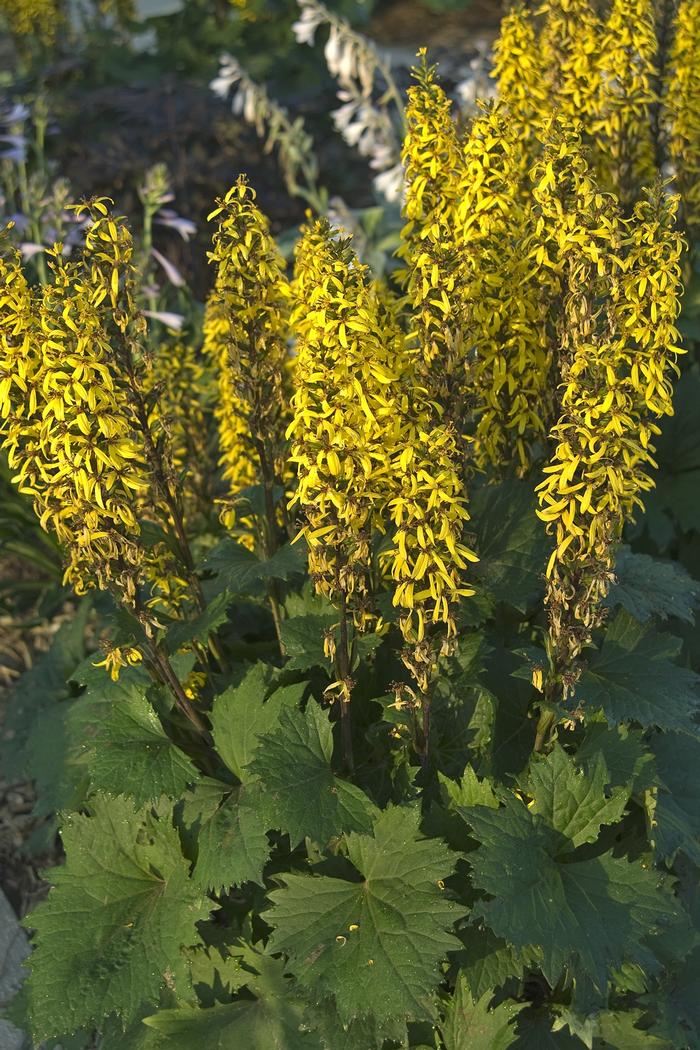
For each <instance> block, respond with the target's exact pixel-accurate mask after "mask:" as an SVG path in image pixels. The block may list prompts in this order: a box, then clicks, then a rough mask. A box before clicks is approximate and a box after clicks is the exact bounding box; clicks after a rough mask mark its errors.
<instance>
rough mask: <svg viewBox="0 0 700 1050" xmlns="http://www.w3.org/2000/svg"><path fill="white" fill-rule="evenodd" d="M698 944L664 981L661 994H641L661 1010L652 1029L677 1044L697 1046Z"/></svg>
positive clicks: (699, 1026) (699, 1001)
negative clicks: (677, 968) (658, 1019)
mask: <svg viewBox="0 0 700 1050" xmlns="http://www.w3.org/2000/svg"><path fill="white" fill-rule="evenodd" d="M698 988H700V947H698V948H695V950H694V951H693V952H692V953H691V954H690V955H689V956H688V958H687V959H686V960H685V962H684V963H683V965H682V967H681V968H680V969H679V971H678V972H677V973H676V974H672V975H670V976H669V977H668V978H667V980H666V981H665V982H664V985H663V987H662V989H661V994H658V993H657V994H655V995H649V996H646V997H645V1000H648V1005H649V1006H651V1008H652V1009H653V1010H655V1011H656V1010H659V1008H660V1012H661V1019H660V1021H659V1023H658V1024H657V1025H654V1027H653V1029H652V1030H653V1032H654V1034H655V1035H658V1036H659V1037H660V1038H665V1039H669V1040H671V1042H672V1044H673V1050H677V1047H683V1048H685V1047H690V1048H691V1050H696V1047H698V1046H700V996H698Z"/></svg>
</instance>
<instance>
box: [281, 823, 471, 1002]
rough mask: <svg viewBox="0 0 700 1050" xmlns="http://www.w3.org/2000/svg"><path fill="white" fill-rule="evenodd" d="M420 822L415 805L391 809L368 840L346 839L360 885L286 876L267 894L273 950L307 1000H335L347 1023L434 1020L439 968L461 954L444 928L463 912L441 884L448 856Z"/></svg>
mask: <svg viewBox="0 0 700 1050" xmlns="http://www.w3.org/2000/svg"><path fill="white" fill-rule="evenodd" d="M418 823H419V814H418V813H417V811H415V810H414V809H407V808H405V809H400V808H395V807H392V808H390V809H388V810H385V811H384V812H383V813H382V814H381V815H380V816H378V817H377V819H376V821H375V823H374V830H373V834H372V835H356V834H351V835H348V837H347V849H348V856H349V859H350V861H351V862H352V864H353V865H354V866H355V868H357V871H358V872H359V874H360V876H361V879H359V880H358V881H357V882H349V881H346V880H345V879H340V878H330V877H327V876H312V875H285V876H284V884H285V885H284V888H283V889H279V890H274V891H273V892H272V893H271V894H270V898H271V900H272V904H273V907H272V909H271V910H270V911H269V912H267V913H266V915H265V918H266V920H267V921H268V922H269V923H270V925H271V926H272V927H273V934H272V937H271V941H270V949H271V950H272V951H275V952H277V951H281V952H285V953H286V954H287V955H288V956H289V969H290V970H291V972H292V973H294V974H295V975H296V976H297V977H298V979H299V981H300V983H301V984H302V985H304V986H305V987H307V988H309V989H311V991H312V994H313V996H314V998H322V997H327V996H333V997H334V998H335V1001H336V1003H337V1007H338V1013H339V1015H340V1017H341V1019H342V1020H343V1021H344V1022H349V1021H351V1020H353V1019H354V1018H356V1017H362V1016H366V1015H371V1016H373V1017H374V1018H375V1019H376V1020H377V1021H379V1022H381V1021H384V1020H388V1019H390V1018H408V1019H419V1020H424V1019H426V1018H428V1017H432V1016H433V1015H434V1011H435V1003H434V998H433V996H434V991H435V989H436V987H437V985H438V983H439V981H440V963H441V962H442V960H443V958H444V956H445V954H446V953H447V952H448V951H452V950H455V949H457V948H459V941H458V940H457V939H456V937H455V936H454V935H453V934H452V933H448V932H446V931H447V930H449V929H450V927H451V926H452V924H453V922H454V921H455V919H457V918H458V917H459V916H460V914H463V910H462V909H461V908H460V907H459V906H458V905H456V904H454V903H452V902H451V901H448V900H446V899H445V895H444V892H443V891H442V890H441V888H440V886H441V880H442V879H444V878H445V877H446V876H447V875H448V874H449V873H450V870H451V869H452V865H453V856H452V855H451V854H450V852H449V850H447V848H446V847H445V846H444V845H443V844H442V843H441V842H440V841H439V840H437V839H422V838H421V837H420V834H419V831H418Z"/></svg>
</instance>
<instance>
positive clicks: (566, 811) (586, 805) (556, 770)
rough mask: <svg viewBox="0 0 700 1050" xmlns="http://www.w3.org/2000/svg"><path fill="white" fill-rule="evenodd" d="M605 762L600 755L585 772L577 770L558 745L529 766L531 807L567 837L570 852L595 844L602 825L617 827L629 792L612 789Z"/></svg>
mask: <svg viewBox="0 0 700 1050" xmlns="http://www.w3.org/2000/svg"><path fill="white" fill-rule="evenodd" d="M609 783H610V777H609V775H608V771H607V767H606V765H605V760H604V759H603V757H602V755H599V756H598V757H597V759H596V760H594V761H593V763H592V765H591V768H590V770H589V771H588V772H584V771H583V770H582V769H577V767H576V765H575V764H574V760H573V759H572V758H571V757H570V756H569V755H567V753H566V752H565V751H564V749H563V748H562V747H559V745H557V746H555V748H554V749H553V750H552V751H551V752H550V753H549V754H548V755H547V756H546V757H544V758H536V759H534V760H533V761H532V763H531V765H530V771H529V774H528V777H527V779H526V781H525V784H526V788H527V791H528V793H529V794H530V795H532V796H533V799H534V801H533V803H532V806H531V807H530V808H531V809H532V812H533V813H539V814H540V816H542V817H544V819H545V820H546V821H547V823H548V824H551V826H552V827H553V828H556V830H557V831H560V832H561V833H562V835H566V837H567V839H569V840H570V843H571V845H570V847H569V848H570V849H573V848H575V847H576V846H581V845H583V843H584V842H595V840H596V839H597V838H598V833H599V831H600V828H601V825H603V824H616V823H617V822H618V820H619V819H620V818H621V816H622V814H623V813H624V811H625V807H626V805H627V801H628V799H629V792H628V791H627V789H626V788H624V787H617V788H613V789H612V790H611V791H610V792H609V795H608V794H606V788H607V787H608V785H609Z"/></svg>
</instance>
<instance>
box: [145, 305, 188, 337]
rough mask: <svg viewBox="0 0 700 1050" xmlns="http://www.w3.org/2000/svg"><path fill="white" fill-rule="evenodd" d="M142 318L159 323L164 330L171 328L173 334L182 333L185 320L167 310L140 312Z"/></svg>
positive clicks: (181, 316)
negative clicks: (163, 326)
mask: <svg viewBox="0 0 700 1050" xmlns="http://www.w3.org/2000/svg"><path fill="white" fill-rule="evenodd" d="M141 312H142V313H143V315H144V317H150V318H151V320H153V321H160V323H161V324H164V325H165V327H166V328H172V329H173V331H175V332H180V331H182V326H183V325H184V323H185V318H184V317H183V315H182V314H175V313H171V312H170V311H169V310H142V311H141Z"/></svg>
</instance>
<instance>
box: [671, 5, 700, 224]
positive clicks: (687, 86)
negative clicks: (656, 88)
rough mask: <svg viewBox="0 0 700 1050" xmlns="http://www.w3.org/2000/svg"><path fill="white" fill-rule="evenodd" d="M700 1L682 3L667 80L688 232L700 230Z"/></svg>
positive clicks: (674, 155) (673, 150)
mask: <svg viewBox="0 0 700 1050" xmlns="http://www.w3.org/2000/svg"><path fill="white" fill-rule="evenodd" d="M699 49H700V0H681V3H680V4H679V5H678V13H677V15H676V33H675V38H674V41H673V46H672V49H671V60H670V63H669V72H668V74H667V78H666V110H667V114H668V124H669V134H668V147H669V154H670V157H671V161H672V163H673V166H674V168H675V182H676V186H677V188H678V191H679V192H680V194H681V198H682V214H683V220H684V224H685V227H686V229H687V230H688V232H689V233H690V234H691V236H692V237H693V238H697V235H698V231H700V68H699V67H698V52H699Z"/></svg>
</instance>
